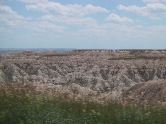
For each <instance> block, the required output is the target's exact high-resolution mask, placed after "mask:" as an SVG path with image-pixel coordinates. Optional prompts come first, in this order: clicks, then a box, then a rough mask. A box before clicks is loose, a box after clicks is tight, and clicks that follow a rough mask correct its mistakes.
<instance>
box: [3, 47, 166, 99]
mask: <svg viewBox="0 0 166 124" xmlns="http://www.w3.org/2000/svg"><path fill="white" fill-rule="evenodd" d="M165 79H166V52H165V51H143V52H142V51H141V52H140V51H116V52H115V51H102V50H101V51H88V50H87V51H86V50H85V51H73V52H71V53H54V52H53V53H49V52H48V53H33V52H31V53H26V52H23V53H19V54H18V53H17V54H11V55H8V56H6V55H2V56H1V62H0V82H1V83H18V82H19V83H31V84H36V85H38V86H39V85H42V84H45V85H44V86H47V87H49V86H50V87H52V88H53V87H54V88H55V90H57V89H58V90H62V91H63V92H68V93H69V94H70V93H73V94H77V95H79V96H80V97H81V96H88V95H89V94H90V95H91V96H95V97H100V99H111V100H119V99H122V97H125V98H129V96H130V97H132V98H133V99H135V97H134V96H139V92H141V89H143V87H144V85H143V84H146V83H148V82H149V81H155V82H158V81H160V80H164V81H163V82H164V83H165ZM139 85H141V86H142V87H141V89H138V90H137V89H136V91H133V90H131V88H133V87H134V89H135V87H137V86H139ZM148 85H149V83H148ZM164 86H165V85H164ZM39 87H40V86H39ZM59 87H61V88H59ZM145 89H146V88H145ZM151 89H152V91H153V88H152V87H150V90H149V93H150V92H151ZM128 91H132V94H131V93H130V92H128ZM137 91H139V92H138V93H137ZM127 92H128V93H127ZM135 92H136V93H135ZM156 92H157V90H156ZM124 94H125V95H124ZM164 95H166V94H165V92H164ZM140 96H141V95H140ZM146 96H148V95H145V98H146ZM146 99H148V98H146ZM128 100H129V99H128ZM138 100H139V101H140V100H142V99H141V98H138V97H137V98H136V100H135V101H136V102H137V101H138ZM133 101H134V100H133ZM150 101H152V100H149V102H150ZM157 101H161V102H165V101H166V99H165V97H164V98H162V99H160V100H157ZM157 101H156V102H157Z"/></svg>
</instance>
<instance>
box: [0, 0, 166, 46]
mask: <svg viewBox="0 0 166 124" xmlns="http://www.w3.org/2000/svg"><path fill="white" fill-rule="evenodd" d="M0 48H94V49H96V48H102V49H103V48H107V49H109V48H110V49H122V48H141V49H142V48H148V49H149V48H151V49H164V48H166V0H0Z"/></svg>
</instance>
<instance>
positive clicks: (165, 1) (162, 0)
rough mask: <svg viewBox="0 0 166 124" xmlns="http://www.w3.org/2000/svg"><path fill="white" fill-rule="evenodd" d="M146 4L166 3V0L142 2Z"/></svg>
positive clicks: (145, 0) (146, 0) (144, 0)
mask: <svg viewBox="0 0 166 124" xmlns="http://www.w3.org/2000/svg"><path fill="white" fill-rule="evenodd" d="M142 1H143V2H144V3H166V0H142Z"/></svg>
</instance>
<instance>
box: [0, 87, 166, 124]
mask: <svg viewBox="0 0 166 124" xmlns="http://www.w3.org/2000/svg"><path fill="white" fill-rule="evenodd" d="M165 117H166V108H159V107H157V108H150V107H133V106H122V105H118V104H105V105H101V104H96V103H89V102H87V103H81V102H76V101H71V100H70V101H67V100H64V99H61V98H55V97H51V96H47V95H46V94H41V93H38V92H35V91H34V90H33V87H28V86H25V87H22V88H19V89H17V88H14V87H12V86H7V87H6V86H5V87H1V90H0V124H166V118H165Z"/></svg>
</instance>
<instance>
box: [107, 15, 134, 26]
mask: <svg viewBox="0 0 166 124" xmlns="http://www.w3.org/2000/svg"><path fill="white" fill-rule="evenodd" d="M107 21H108V22H110V23H118V24H131V23H133V20H132V19H130V18H128V17H125V16H122V17H121V16H119V15H117V14H114V13H111V14H110V15H109V16H108V17H107Z"/></svg>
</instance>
